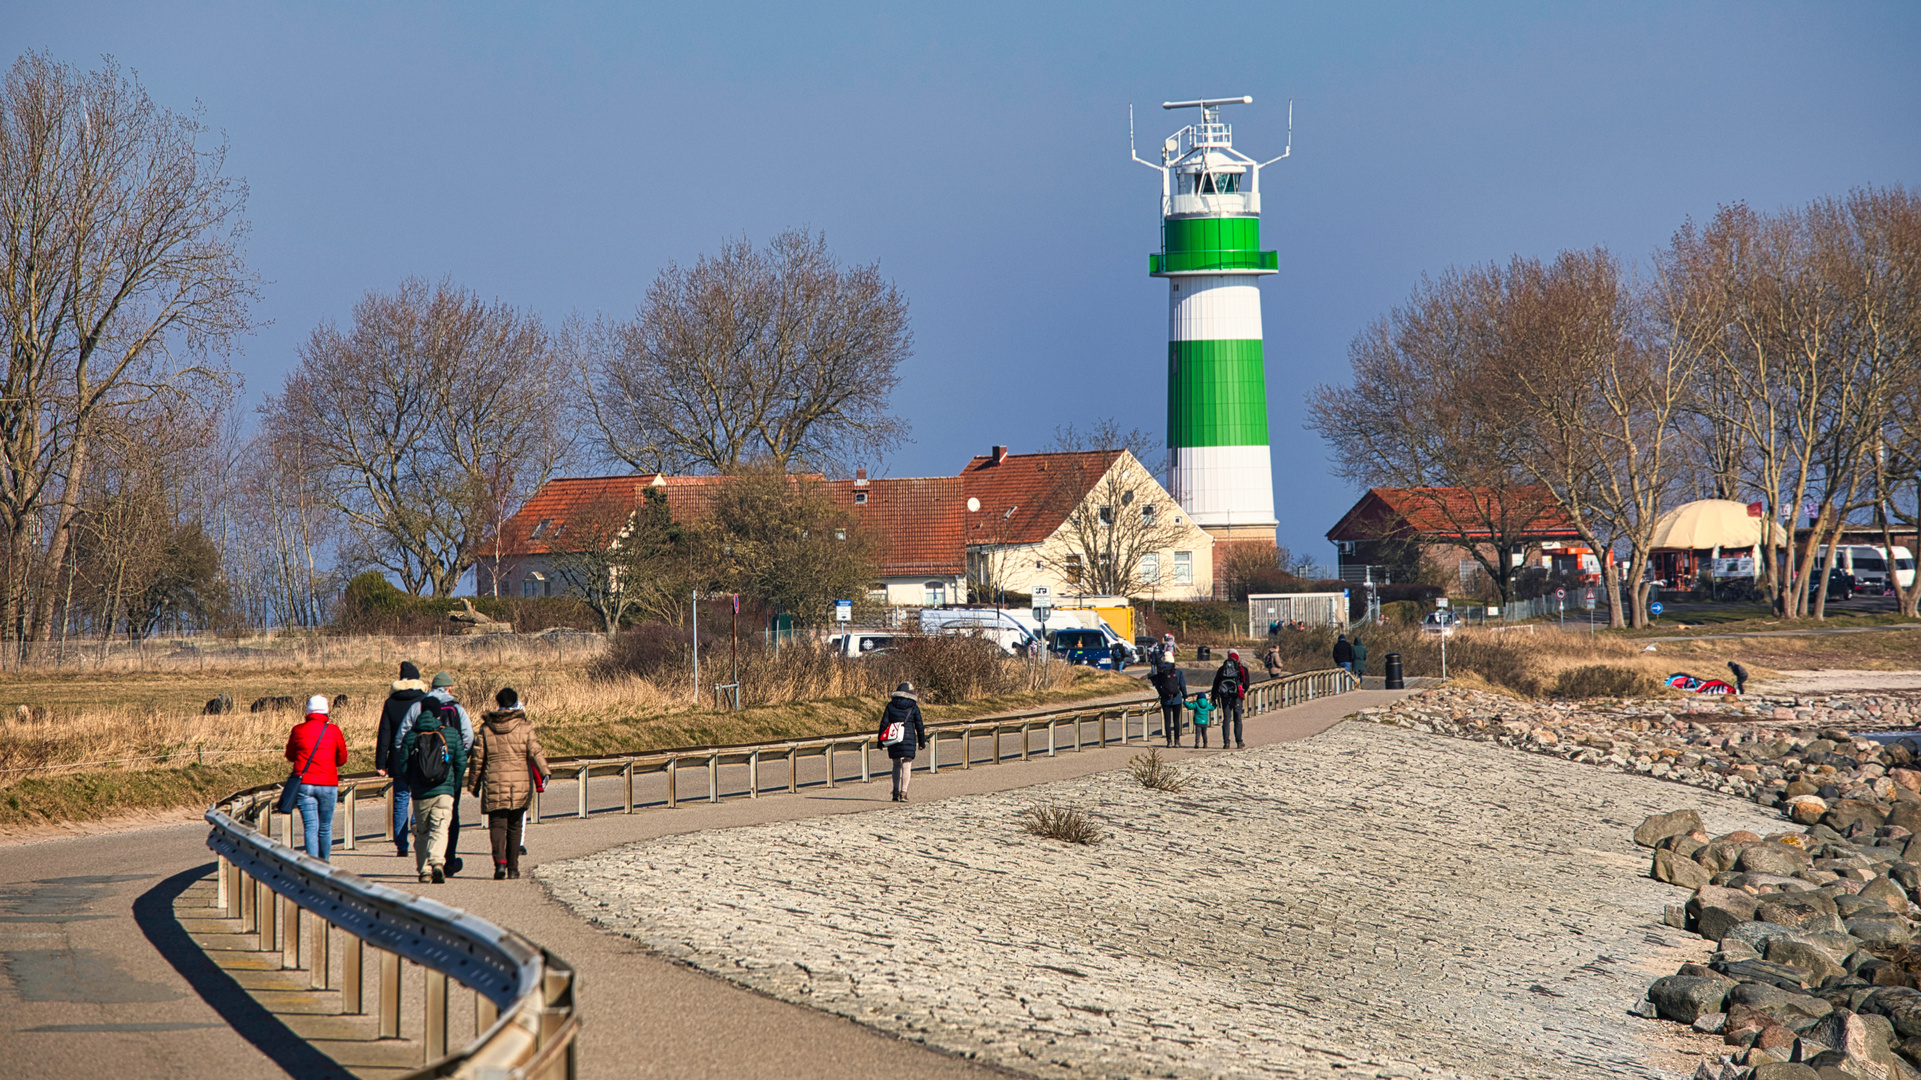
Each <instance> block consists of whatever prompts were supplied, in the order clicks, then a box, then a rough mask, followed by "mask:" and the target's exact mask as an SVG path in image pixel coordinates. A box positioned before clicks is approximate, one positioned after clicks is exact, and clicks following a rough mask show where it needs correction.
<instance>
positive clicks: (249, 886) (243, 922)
mask: <svg viewBox="0 0 1921 1080" xmlns="http://www.w3.org/2000/svg"><path fill="white" fill-rule="evenodd" d="M239 886H240V932H241V933H243V934H251V933H253V932H254V929H255V927H257V926H258V925H259V924H258V922H257V921H256V920H257V916H256V915H255V914H254V901H255V900H256V899H257V897H256V895H255V893H254V884H253V876H252V875H250V874H248V873H247V872H246V871H245V870H242V871H241V872H240V878H239Z"/></svg>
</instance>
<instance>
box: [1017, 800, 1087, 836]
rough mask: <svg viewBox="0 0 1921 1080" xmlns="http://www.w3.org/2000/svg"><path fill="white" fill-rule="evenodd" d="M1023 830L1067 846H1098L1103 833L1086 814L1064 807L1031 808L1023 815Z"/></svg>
mask: <svg viewBox="0 0 1921 1080" xmlns="http://www.w3.org/2000/svg"><path fill="white" fill-rule="evenodd" d="M1021 828H1023V829H1026V830H1027V831H1028V832H1030V833H1033V834H1034V835H1035V836H1042V837H1046V838H1047V839H1049V840H1059V841H1061V842H1062V843H1067V844H1089V845H1092V844H1098V843H1100V842H1101V831H1100V829H1098V828H1096V827H1095V825H1094V820H1093V819H1092V818H1090V817H1088V816H1087V815H1086V814H1085V813H1083V812H1082V811H1079V810H1075V809H1072V808H1071V807H1064V806H1030V807H1028V808H1027V810H1026V811H1025V812H1024V813H1022V814H1021Z"/></svg>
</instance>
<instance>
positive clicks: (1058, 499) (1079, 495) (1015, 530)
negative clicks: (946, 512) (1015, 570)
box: [960, 450, 1125, 544]
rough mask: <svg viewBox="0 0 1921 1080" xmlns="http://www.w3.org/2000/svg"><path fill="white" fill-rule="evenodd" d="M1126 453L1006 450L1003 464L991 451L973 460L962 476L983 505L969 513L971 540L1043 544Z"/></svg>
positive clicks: (975, 541) (971, 492) (970, 491)
mask: <svg viewBox="0 0 1921 1080" xmlns="http://www.w3.org/2000/svg"><path fill="white" fill-rule="evenodd" d="M1123 453H1125V451H1121V450H1082V451H1075V452H1072V453H1062V454H1007V455H1005V456H1003V457H1002V458H1001V459H1000V461H999V462H998V463H996V462H995V460H994V458H993V457H992V456H991V455H983V456H981V457H977V458H975V459H973V460H972V461H969V462H968V463H967V467H966V468H964V469H962V470H961V474H960V478H961V480H962V481H963V482H964V484H965V487H966V493H967V497H968V498H973V499H979V500H980V504H981V508H980V509H979V510H977V511H974V512H973V513H971V514H969V515H968V516H969V518H971V519H972V520H971V521H970V522H969V528H968V535H967V542H968V543H970V544H1038V543H1040V542H1041V541H1043V540H1046V539H1047V538H1048V537H1050V536H1052V535H1054V530H1056V529H1058V528H1060V527H1061V522H1063V521H1065V520H1067V515H1068V513H1069V512H1071V511H1072V510H1073V509H1074V508H1075V507H1076V506H1079V505H1080V504H1081V501H1082V500H1083V499H1085V498H1086V497H1087V493H1088V492H1089V491H1091V490H1093V487H1094V485H1095V484H1096V483H1097V482H1099V480H1100V478H1101V477H1103V476H1106V475H1107V470H1108V469H1110V468H1112V467H1113V465H1114V462H1115V460H1116V459H1118V458H1119V457H1120V456H1121V454H1123ZM1010 510H1011V511H1012V513H1011V514H1010V513H1009V511H1010Z"/></svg>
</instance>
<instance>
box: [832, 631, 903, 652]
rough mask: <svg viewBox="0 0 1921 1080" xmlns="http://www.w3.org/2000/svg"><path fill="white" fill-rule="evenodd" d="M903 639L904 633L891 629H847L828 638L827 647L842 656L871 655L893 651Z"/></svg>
mask: <svg viewBox="0 0 1921 1080" xmlns="http://www.w3.org/2000/svg"><path fill="white" fill-rule="evenodd" d="M904 640H906V636H905V635H903V634H897V633H895V632H893V631H892V630H849V631H847V632H846V633H844V634H835V635H834V636H833V637H830V638H828V639H827V648H828V650H829V651H830V652H836V653H839V654H840V655H842V656H872V655H873V654H875V653H886V652H893V651H894V650H895V649H898V648H900V645H901V642H902V641H904Z"/></svg>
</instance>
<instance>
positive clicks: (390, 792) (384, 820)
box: [380, 780, 400, 840]
mask: <svg viewBox="0 0 1921 1080" xmlns="http://www.w3.org/2000/svg"><path fill="white" fill-rule="evenodd" d="M399 786H400V782H399V781H397V780H396V781H392V782H390V783H389V784H388V785H387V791H386V797H385V798H384V799H382V800H381V801H382V803H383V809H382V810H381V811H380V824H381V830H380V831H381V832H384V833H386V834H387V839H389V840H399V839H400V837H399V836H398V835H396V834H395V833H394V789H395V788H397V787H399Z"/></svg>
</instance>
